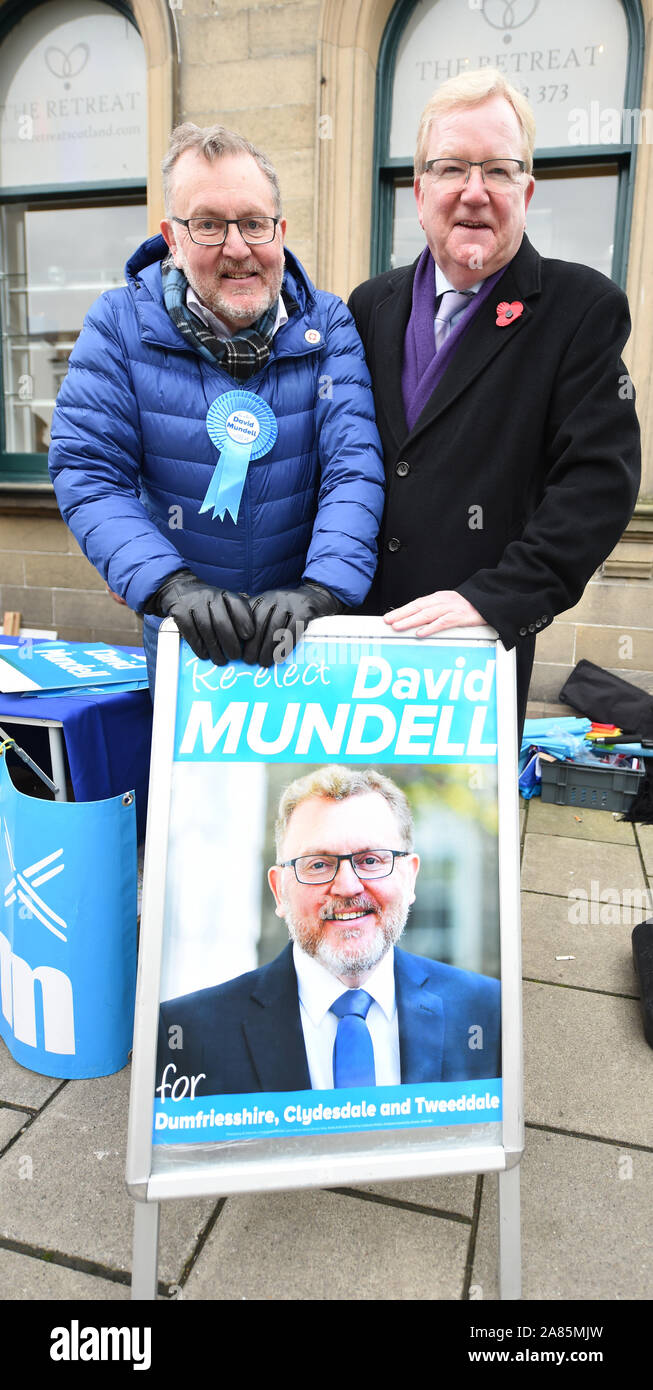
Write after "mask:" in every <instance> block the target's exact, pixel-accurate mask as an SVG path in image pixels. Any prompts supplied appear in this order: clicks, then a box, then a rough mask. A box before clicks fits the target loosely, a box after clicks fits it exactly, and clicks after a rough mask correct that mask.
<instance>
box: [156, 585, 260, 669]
mask: <svg viewBox="0 0 653 1390" xmlns="http://www.w3.org/2000/svg"><path fill="white" fill-rule="evenodd" d="M145 612H146V613H153V614H154V615H155V617H157V618H167V617H170V618H174V620H175V622H176V624H177V627H178V628H179V631H180V633H181V635H182V637H183V638H184V640H185V641H186V642H188V645H189V647H190V648H191V650H192V651H194V653H195V655H196V656H199V657H200V658H201V660H202V661H212V662H213V664H214V666H226V665H227V663H228V662H229V661H240V660H241V658H242V655H243V642H247V641H250V640H251V639H252V638H253V637H254V635H255V627H254V619H253V617H252V610H251V608H250V606H249V603H248V601H247V599H246V598H244V597H243V595H242V594H233V593H231V591H230V590H229V589H216V588H215V586H214V585H213V584H206V583H205V582H204V580H203V579H198V578H197V576H196V575H194V574H193V573H192V571H191V570H177V571H176V573H175V574H171V575H169V576H168V578H167V579H166V580H164V582H163V584H162V585H161V587H160V588H159V589H157V591H156V593H155V594H152V597H151V598H149V599H148V601H147V603H146V605H145Z"/></svg>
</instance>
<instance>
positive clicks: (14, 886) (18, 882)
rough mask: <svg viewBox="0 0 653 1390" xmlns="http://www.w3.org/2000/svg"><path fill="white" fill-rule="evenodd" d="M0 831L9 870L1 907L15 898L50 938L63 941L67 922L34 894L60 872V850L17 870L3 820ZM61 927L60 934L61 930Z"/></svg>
mask: <svg viewBox="0 0 653 1390" xmlns="http://www.w3.org/2000/svg"><path fill="white" fill-rule="evenodd" d="M3 830H4V837H5V844H6V846H7V856H8V859H9V866H10V868H11V878H10V879H9V882H8V883H7V884H5V907H11V905H12V903H14V902H15V901H16V899H17V898H18V901H19V902H21V903H22V904H23V906H24V907H26V908H27V910H28V912H29V913H30V914H31V915H32V916H33V917H38V919H39V921H40V922H42V923H43V926H44V927H47V929H48V931H51V932H52V933H53V934H54V936H58V937H59V940H60V941H65V940H66V937H65V936H64V932H65V931H66V930H67V923H66V922H64V920H63V917H59V916H58V914H57V913H56V912H55V911H54V909H53V908H51V907H48V904H47V903H46V902H44V900H43V898H42V897H41V895H40V894H39V893H37V892H36V889H37V888H40V887H41V885H42V884H43V883H46V882H47V881H48V879H50V878H54V877H55V876H56V875H57V874H60V873H62V872H63V868H64V862H63V858H62V855H63V849H56V850H54V852H53V853H52V854H48V855H46V857H45V859H38V860H37V861H36V863H34V864H28V865H27V867H26V868H24V869H22V870H18V869H17V868H16V865H15V862H14V855H13V850H12V847H11V839H10V837H9V827H8V825H7V822H6V821H5V822H4V826H3ZM62 927H63V931H62V930H61V928H62Z"/></svg>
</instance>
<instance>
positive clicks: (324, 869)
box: [277, 849, 410, 883]
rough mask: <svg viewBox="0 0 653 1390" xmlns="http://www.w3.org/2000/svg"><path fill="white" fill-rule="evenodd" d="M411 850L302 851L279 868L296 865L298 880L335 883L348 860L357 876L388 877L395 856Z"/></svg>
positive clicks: (363, 878) (401, 855)
mask: <svg viewBox="0 0 653 1390" xmlns="http://www.w3.org/2000/svg"><path fill="white" fill-rule="evenodd" d="M407 854H410V850H407V849H360V850H357V851H356V853H355V854H300V856H299V858H298V859H286V860H285V862H284V863H283V864H277V868H278V869H294V870H295V878H296V879H297V882H298V883H333V880H334V878H335V876H336V874H337V872H338V869H339V868H340V865H341V864H342V863H344V861H345V860H346V861H347V862H348V863H350V864H351V867H352V869H353V870H354V873H355V874H356V876H357V878H360V879H362V880H363V881H364V880H365V879H368V878H388V877H389V875H390V874H391V873H392V870H393V869H394V866H395V859H403V858H404V856H405V855H407Z"/></svg>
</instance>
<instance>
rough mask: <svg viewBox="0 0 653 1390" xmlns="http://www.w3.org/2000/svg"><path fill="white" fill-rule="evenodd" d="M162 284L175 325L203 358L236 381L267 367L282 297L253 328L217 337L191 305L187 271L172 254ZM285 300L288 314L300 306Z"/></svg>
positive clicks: (164, 299)
mask: <svg viewBox="0 0 653 1390" xmlns="http://www.w3.org/2000/svg"><path fill="white" fill-rule="evenodd" d="M161 283H162V285H163V302H164V304H165V306H166V309H167V311H168V314H169V315H170V318H171V319H172V322H173V323H174V325H175V328H178V329H179V332H180V333H183V335H184V338H186V339H187V341H188V342H189V343H192V345H193V347H194V348H195V349H196V351H197V352H199V353H201V355H202V357H206V358H207V360H208V361H209V362H219V363H220V366H221V367H224V370H225V371H226V372H228V373H229V375H230V376H232V377H233V378H234V380H235V381H248V380H249V378H250V377H251V376H253V375H254V373H255V372H258V371H260V369H261V367H264V366H265V364H266V362H267V360H268V358H269V356H270V348H271V346H272V339H273V337H274V325H275V323H276V321H277V306H278V300H276V299H275V301H274V304H271V305H270V308H269V309H266V311H265V313H264V314H261V317H260V319H257V320H256V322H255V323H252V324H250V326H249V328H241V329H240V331H239V332H238V333H235V334H234V336H233V338H217V337H216V335H215V333H213V331H212V330H211V329H210V328H209V327H208V326H207V324H205V323H203V322H202V319H200V318H198V317H197V315H196V314H194V313H193V312H192V310H191V309H189V308H188V305H187V303H186V290H187V289H188V280H187V279H186V276H185V275H184V272H183V270H178V269H177V266H176V265H175V263H174V261H173V259H172V256H166V258H165V260H164V261H163V263H162V265H161ZM284 303H285V305H286V308H287V310H288V314H290V313H291V307H292V308H296V307H297V306H296V305H295V301H294V300H290V297H288V298H287V297H286V296H285V295H284Z"/></svg>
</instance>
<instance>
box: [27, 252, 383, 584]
mask: <svg viewBox="0 0 653 1390" xmlns="http://www.w3.org/2000/svg"><path fill="white" fill-rule="evenodd" d="M166 252H167V247H166V245H165V242H164V241H163V238H162V237H159V236H157V237H151V238H150V239H149V240H148V241H146V242H144V244H143V245H142V246H141V247H140V248H139V250H138V251H137V252H136V253H135V254H134V256H132V258H131V260H130V261H129V262H128V263H127V268H126V278H127V285H126V287H124V288H122V289H117V290H109V291H108V292H107V293H105V294H103V295H102V296H101V298H100V299H98V300H97V301H96V303H95V304H94V305H93V307H92V308H91V310H90V311H89V313H88V315H87V317H86V320H85V323H84V327H83V329H82V332H81V334H80V337H79V339H78V340H77V343H76V344H75V348H74V350H73V352H72V355H71V358H70V365H69V371H68V375H67V376H66V379H65V381H64V383H63V385H62V387H61V391H60V393H59V397H58V400H57V406H56V409H55V413H54V420H53V425H52V445H51V448H50V459H49V467H50V474H51V477H52V480H53V483H54V486H55V491H56V494H57V500H58V502H59V507H60V509H61V513H62V516H63V517H64V520H65V521H66V522H67V524H68V525H69V526H70V528H71V530H72V531H73V532H74V534H75V536H76V537H77V540H78V541H79V543H80V545H81V547H82V549H83V551H84V553H85V554H86V555H87V556H88V559H89V560H90V561H91V562H92V563H93V564H94V565H95V566H96V567H97V569H98V570H99V571H100V574H101V575H102V576H103V577H104V578H105V579H106V580H107V582H108V584H109V587H110V588H111V589H113V590H114V591H115V592H116V593H118V594H120V595H121V597H122V598H124V599H126V601H127V603H128V604H129V605H130V607H131V608H134V609H136V610H137V611H140V610H142V608H143V607H144V605H145V603H146V601H147V599H148V598H149V597H150V595H151V594H153V593H154V591H155V590H156V589H158V587H159V585H160V584H162V583H163V580H164V579H165V578H166V576H167V575H170V574H172V573H174V571H175V570H177V569H179V568H181V566H182V565H185V566H188V568H190V569H191V570H193V572H194V573H195V574H197V575H199V576H200V578H202V579H206V580H207V581H209V582H210V583H213V584H216V585H219V586H221V587H226V588H228V589H233V590H238V591H240V592H242V593H247V594H252V595H254V594H258V593H261V592H262V590H264V589H268V588H277V587H283V588H290V587H294V586H296V585H298V584H300V583H301V581H302V579H303V578H304V579H312V580H315V581H316V582H317V583H319V584H324V585H325V586H326V588H328V589H330V590H331V591H332V592H333V593H334V594H336V595H337V597H338V598H340V599H341V600H342V602H343V603H345V604H347V605H349V606H352V607H356V606H357V605H358V604H360V603H361V602H362V600H363V599H364V598H365V595H366V594H367V591H368V589H369V587H370V583H371V581H372V576H373V574H374V569H375V566H376V536H377V530H378V525H379V521H380V518H381V512H382V508H383V463H382V456H381V446H380V442H379V437H378V435H377V431H376V425H375V423H374V406H373V399H372V391H371V387H370V379H369V375H368V371H367V367H366V365H365V359H364V357H363V349H362V347H361V343H360V339H359V337H358V334H357V332H356V329H355V328H354V324H353V320H352V318H351V315H350V314H349V311H348V309H346V308H345V305H344V304H343V303H342V301H341V300H339V299H337V298H336V297H335V296H334V295H331V294H323V293H321V292H320V291H317V290H316V289H315V288H314V286H313V285H312V284H311V282H310V280H309V279H308V277H307V275H306V273H305V271H304V270H303V269H302V267H301V265H300V264H299V262H298V261H297V260H296V259H295V257H294V256H292V255H291V254H290V253H289V252H286V274H285V280H284V285H285V286H286V288H287V289H288V290H289V292H290V293H291V294H292V296H293V297H294V299H295V300H296V301H297V302H298V304H299V311H298V312H295V313H293V314H292V315H291V317H290V319H289V321H288V323H286V324H284V326H283V327H282V328H280V329H279V330H278V331H277V333H276V334H275V337H274V339H273V343H272V351H271V356H270V358H269V360H268V362H267V364H266V366H265V367H264V368H263V369H262V370H261V371H259V372H257V373H256V375H255V376H253V377H251V378H250V380H249V381H248V382H247V383H246V388H245V389H247V390H251V391H254V392H256V394H257V395H259V396H260V397H261V398H262V399H263V400H265V401H267V402H268V405H269V406H270V407H271V409H272V410H273V412H274V414H275V416H276V419H277V423H278V426H279V433H278V436H277V440H276V442H275V444H274V446H273V448H272V449H271V450H270V452H269V453H268V454H265V455H264V456H263V457H262V458H260V459H257V460H252V461H251V462H250V464H249V469H248V473H247V479H246V482H245V489H244V492H243V497H242V501H241V504H240V510H239V513H238V521H237V523H235V522H233V521H232V519H231V517H230V516H229V514H228V513H227V514H226V515H225V519H224V521H222V522H221V521H220V520H219V519H216V520H215V521H214V520H212V518H211V513H210V511H209V512H205V513H204V514H203V515H201V516H200V514H199V508H200V505H201V503H202V500H203V498H204V495H205V493H206V489H207V487H208V484H209V481H210V479H211V476H212V474H213V470H214V468H215V465H216V462H217V458H218V454H217V450H216V448H215V446H214V445H213V444H212V443H211V440H210V439H209V435H208V433H207V429H206V423H205V422H206V413H207V410H208V408H209V406H210V405H211V403H212V401H214V400H215V398H216V396H220V395H222V394H223V393H224V392H225V391H232V390H234V389H235V388H237V383H235V382H234V380H233V378H232V377H230V376H229V375H228V373H226V372H224V371H223V370H222V368H221V367H219V366H218V365H217V364H213V363H210V362H208V361H206V360H205V359H204V358H203V357H201V356H200V354H199V353H197V352H195V351H194V349H193V348H192V346H191V345H190V344H189V343H187V342H186V340H185V338H184V337H183V336H182V334H181V333H180V332H179V331H178V329H176V328H175V326H174V324H173V323H172V321H171V319H170V318H169V316H168V314H167V312H166V309H165V306H164V304H163V297H162V291H161V268H160V267H161V261H162V259H163V257H164V255H165V254H166ZM238 389H240V388H238Z"/></svg>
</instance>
